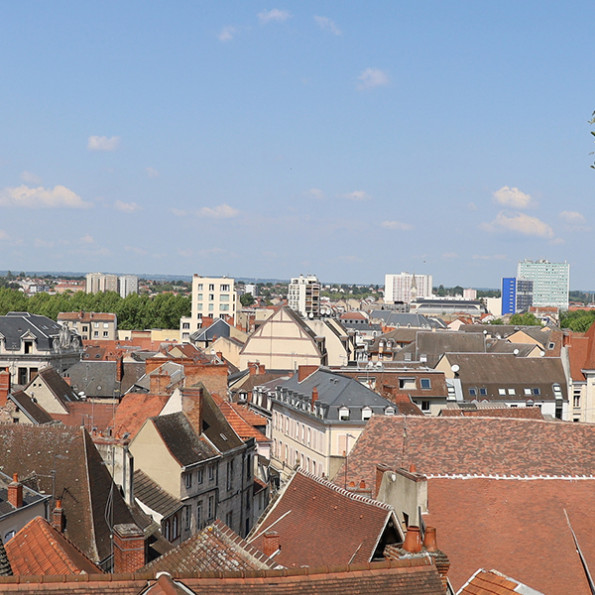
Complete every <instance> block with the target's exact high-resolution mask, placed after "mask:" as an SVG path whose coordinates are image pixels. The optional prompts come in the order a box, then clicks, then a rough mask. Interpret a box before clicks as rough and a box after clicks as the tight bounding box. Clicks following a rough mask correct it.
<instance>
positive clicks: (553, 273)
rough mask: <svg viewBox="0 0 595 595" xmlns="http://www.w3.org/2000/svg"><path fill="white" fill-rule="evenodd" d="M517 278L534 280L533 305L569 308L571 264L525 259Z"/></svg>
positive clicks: (518, 269)
mask: <svg viewBox="0 0 595 595" xmlns="http://www.w3.org/2000/svg"><path fill="white" fill-rule="evenodd" d="M517 279H519V280H520V279H526V280H528V281H533V306H538V307H541V306H554V307H556V308H560V309H561V310H568V292H569V289H570V265H569V264H568V263H566V262H549V261H548V260H535V261H533V260H523V261H522V262H519V264H518V267H517Z"/></svg>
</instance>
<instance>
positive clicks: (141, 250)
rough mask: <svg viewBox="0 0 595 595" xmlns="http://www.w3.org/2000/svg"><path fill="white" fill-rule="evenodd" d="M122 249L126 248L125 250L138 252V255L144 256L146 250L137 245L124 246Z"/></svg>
mask: <svg viewBox="0 0 595 595" xmlns="http://www.w3.org/2000/svg"><path fill="white" fill-rule="evenodd" d="M124 250H126V252H132V253H133V254H138V255H139V256H144V255H145V254H147V251H146V250H145V249H144V248H139V247H138V246H124Z"/></svg>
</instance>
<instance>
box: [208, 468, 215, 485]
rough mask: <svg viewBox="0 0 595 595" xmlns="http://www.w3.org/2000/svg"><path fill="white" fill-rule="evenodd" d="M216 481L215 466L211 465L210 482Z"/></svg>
mask: <svg viewBox="0 0 595 595" xmlns="http://www.w3.org/2000/svg"><path fill="white" fill-rule="evenodd" d="M213 479H215V465H209V481H213Z"/></svg>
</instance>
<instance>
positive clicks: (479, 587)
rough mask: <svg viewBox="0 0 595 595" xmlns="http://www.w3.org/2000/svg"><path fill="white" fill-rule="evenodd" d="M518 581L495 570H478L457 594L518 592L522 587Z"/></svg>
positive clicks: (489, 594)
mask: <svg viewBox="0 0 595 595" xmlns="http://www.w3.org/2000/svg"><path fill="white" fill-rule="evenodd" d="M523 586H526V585H522V584H521V583H519V582H518V581H516V580H514V579H511V578H509V577H507V576H504V575H503V574H501V573H500V572H498V571H496V570H484V569H483V568H482V569H480V570H478V571H477V572H476V573H475V574H474V575H473V576H472V577H471V579H470V580H469V581H468V582H467V583H466V584H465V585H464V586H463V587H462V589H461V590H460V591H459V592H458V593H457V595H494V594H497V595H506V594H507V593H511V594H514V593H519V591H518V590H517V589H518V588H519V587H523Z"/></svg>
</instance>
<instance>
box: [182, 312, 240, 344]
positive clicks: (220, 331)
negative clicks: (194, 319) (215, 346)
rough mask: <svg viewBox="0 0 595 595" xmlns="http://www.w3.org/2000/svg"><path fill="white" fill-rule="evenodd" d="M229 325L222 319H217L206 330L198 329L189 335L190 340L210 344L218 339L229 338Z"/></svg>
mask: <svg viewBox="0 0 595 595" xmlns="http://www.w3.org/2000/svg"><path fill="white" fill-rule="evenodd" d="M229 328H230V327H229V324H228V323H227V322H226V321H225V320H223V319H222V318H217V319H216V320H214V321H213V324H210V325H209V326H208V327H207V328H204V329H203V328H199V329H198V330H197V331H194V332H193V333H192V334H191V335H190V340H191V341H195V342H201V341H202V342H207V341H208V342H209V343H211V342H212V341H214V340H215V339H217V338H218V337H225V338H229V335H230V331H229Z"/></svg>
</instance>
